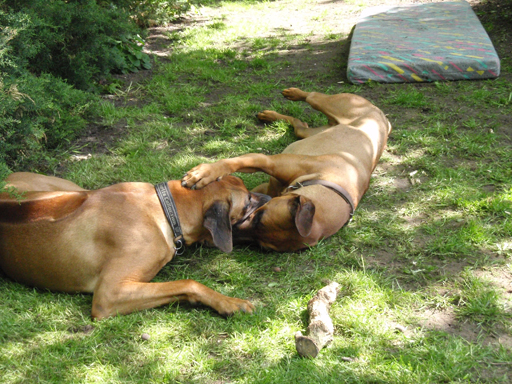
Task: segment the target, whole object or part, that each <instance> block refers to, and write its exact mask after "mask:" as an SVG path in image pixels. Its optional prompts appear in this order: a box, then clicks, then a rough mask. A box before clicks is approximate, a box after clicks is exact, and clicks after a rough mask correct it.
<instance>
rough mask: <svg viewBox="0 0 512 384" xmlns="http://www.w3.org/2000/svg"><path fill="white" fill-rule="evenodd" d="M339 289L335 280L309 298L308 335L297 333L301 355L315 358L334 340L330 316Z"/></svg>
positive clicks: (296, 340) (297, 343) (298, 350)
mask: <svg viewBox="0 0 512 384" xmlns="http://www.w3.org/2000/svg"><path fill="white" fill-rule="evenodd" d="M339 290H340V285H339V284H338V283H336V282H333V283H331V284H329V285H327V286H326V287H324V288H322V289H320V290H319V291H318V292H317V293H316V295H315V296H314V297H313V298H312V299H311V300H309V303H308V313H309V326H308V328H307V331H306V336H303V335H302V333H301V332H300V331H299V332H297V333H296V334H295V347H296V348H297V352H298V353H299V355H301V356H304V357H311V358H314V357H316V356H317V355H318V353H319V352H320V350H321V349H322V348H323V347H324V346H326V345H328V344H329V343H330V342H331V341H332V339H333V333H334V326H333V324H332V320H331V317H330V316H329V309H330V308H331V305H332V303H334V301H335V300H336V296H337V295H338V293H339Z"/></svg>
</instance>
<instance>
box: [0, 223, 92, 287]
mask: <svg viewBox="0 0 512 384" xmlns="http://www.w3.org/2000/svg"><path fill="white" fill-rule="evenodd" d="M77 229H78V230H79V231H81V232H82V233H83V231H86V230H87V229H86V228H85V227H84V228H78V227H77V226H74V227H73V230H77ZM70 232H72V231H70V230H69V229H68V228H66V227H65V225H64V223H63V222H51V221H40V222H38V223H37V225H34V223H26V224H6V223H1V224H0V268H1V269H2V270H3V272H4V273H5V274H6V275H7V276H8V277H9V278H11V279H13V280H15V281H17V282H19V283H22V284H26V285H29V286H33V287H38V288H46V289H50V290H53V291H64V292H93V290H94V287H95V286H96V283H97V278H98V275H97V272H98V269H99V268H100V266H99V265H98V264H97V262H98V260H96V259H94V257H91V256H92V255H95V254H96V250H95V249H91V247H94V244H93V243H92V242H89V243H80V244H77V243H76V241H74V237H75V238H76V236H75V235H74V233H70Z"/></svg>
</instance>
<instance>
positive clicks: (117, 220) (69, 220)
mask: <svg viewBox="0 0 512 384" xmlns="http://www.w3.org/2000/svg"><path fill="white" fill-rule="evenodd" d="M6 181H7V185H8V186H11V187H16V188H18V190H19V191H20V192H25V193H23V196H22V198H21V199H20V200H17V199H15V198H12V197H11V196H10V195H9V194H8V193H5V192H4V193H0V268H1V269H2V270H3V272H4V273H5V274H6V275H7V276H8V277H10V278H11V279H13V280H15V281H18V282H20V283H23V284H27V285H30V286H34V287H40V288H47V289H50V290H55V291H64V292H91V293H93V299H92V317H93V318H95V319H101V318H105V317H108V316H112V315H116V314H126V313H130V312H132V311H136V310H141V309H146V308H152V307H156V306H160V305H163V304H167V303H170V302H174V301H188V302H191V303H202V304H204V305H208V306H210V307H212V308H213V309H215V310H216V311H218V312H219V313H220V314H222V315H231V314H233V313H234V312H235V311H239V310H242V311H244V312H252V311H253V309H254V306H253V305H252V304H251V303H250V302H248V301H246V300H241V299H237V298H231V297H227V296H224V295H222V294H220V293H218V292H215V291H213V290H212V289H210V288H207V287H206V286H204V285H202V284H200V283H198V282H196V281H193V280H180V281H172V282H165V283H149V281H150V280H151V279H153V277H154V276H155V275H156V274H157V273H158V271H160V269H161V268H162V267H163V266H164V265H165V264H167V263H168V262H169V261H170V260H171V259H172V257H173V256H174V254H175V251H176V248H175V245H174V244H175V239H174V234H173V231H172V230H171V226H170V225H169V222H168V221H167V219H166V216H165V215H164V211H163V208H162V205H161V203H160V200H159V198H158V197H157V194H156V192H155V187H154V186H153V185H151V184H148V183H121V184H115V185H112V186H110V187H107V188H103V189H98V190H95V191H86V190H85V189H82V188H80V187H79V186H78V185H76V184H73V183H72V182H70V181H67V180H63V179H59V178H56V177H50V176H42V175H37V174H33V173H13V174H11V175H10V176H9V177H8V178H7V180H6ZM167 185H168V186H169V187H170V191H171V193H172V195H173V197H174V201H175V202H176V206H177V211H178V216H179V218H180V222H181V228H182V231H183V237H184V241H185V243H186V244H191V243H194V242H198V241H200V242H207V243H211V244H213V245H215V246H217V247H218V248H220V249H221V250H223V251H225V252H230V251H231V250H232V234H231V228H232V224H235V223H236V222H238V221H240V220H243V218H244V216H246V215H248V214H250V213H251V212H252V211H254V210H255V209H256V208H257V207H259V206H260V205H261V204H263V203H264V202H266V201H268V200H269V198H267V199H265V198H264V197H261V196H259V195H257V194H254V193H249V192H248V191H247V189H246V188H245V186H244V185H243V183H242V181H241V180H240V179H238V178H235V177H229V178H226V179H223V180H222V181H220V182H217V183H212V184H210V185H208V187H206V188H204V189H203V190H200V191H191V190H189V189H186V188H183V187H182V186H181V185H180V181H169V182H168V183H167ZM260 197H261V200H260Z"/></svg>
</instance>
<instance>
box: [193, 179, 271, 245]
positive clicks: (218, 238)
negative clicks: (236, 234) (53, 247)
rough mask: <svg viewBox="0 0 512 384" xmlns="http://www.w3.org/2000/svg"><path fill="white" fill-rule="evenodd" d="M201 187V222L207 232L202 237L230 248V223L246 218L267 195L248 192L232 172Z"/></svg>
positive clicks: (212, 243)
mask: <svg viewBox="0 0 512 384" xmlns="http://www.w3.org/2000/svg"><path fill="white" fill-rule="evenodd" d="M201 191H204V196H205V201H204V202H203V226H204V227H205V228H206V229H207V230H208V232H209V235H210V236H211V237H210V236H208V237H207V238H205V239H204V240H203V241H205V242H206V243H209V244H210V245H213V246H216V247H217V248H219V249H220V250H222V251H224V252H231V251H232V249H233V233H232V231H233V226H234V225H236V224H237V223H241V222H244V221H246V219H247V218H248V217H249V216H251V215H252V214H253V213H254V211H255V210H256V209H258V208H259V207H261V206H262V205H263V204H265V203H266V202H268V201H269V200H270V196H267V195H263V194H260V193H253V192H249V191H248V190H247V188H246V187H245V185H244V183H243V182H242V180H240V179H239V178H237V177H234V176H226V177H223V178H222V180H219V181H216V182H214V183H210V184H208V185H207V186H206V187H205V188H203V189H202V190H201Z"/></svg>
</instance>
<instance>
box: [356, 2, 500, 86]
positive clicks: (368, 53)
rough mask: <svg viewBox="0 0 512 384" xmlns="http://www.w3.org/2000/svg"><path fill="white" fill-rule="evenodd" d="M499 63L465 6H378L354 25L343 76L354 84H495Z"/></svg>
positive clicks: (459, 4)
mask: <svg viewBox="0 0 512 384" xmlns="http://www.w3.org/2000/svg"><path fill="white" fill-rule="evenodd" d="M499 74H500V59H499V57H498V54H497V53H496V50H495V49H494V47H493V45H492V42H491V40H490V39H489V36H488V35H487V33H486V32H485V30H484V28H483V26H482V24H481V23H480V20H478V18H477V16H476V15H475V13H474V12H473V10H472V9H471V6H470V5H469V4H468V3H467V2H466V1H450V2H442V3H428V4H411V5H400V6H379V7H372V8H369V9H367V10H366V11H364V12H363V14H362V15H361V17H360V19H359V21H358V22H357V24H356V27H355V30H354V34H353V37H352V42H351V45H350V55H349V59H348V69H347V76H348V79H349V81H350V82H352V83H366V82H368V81H377V82H383V83H398V82H422V81H447V80H472V79H489V78H496V77H498V76H499Z"/></svg>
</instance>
